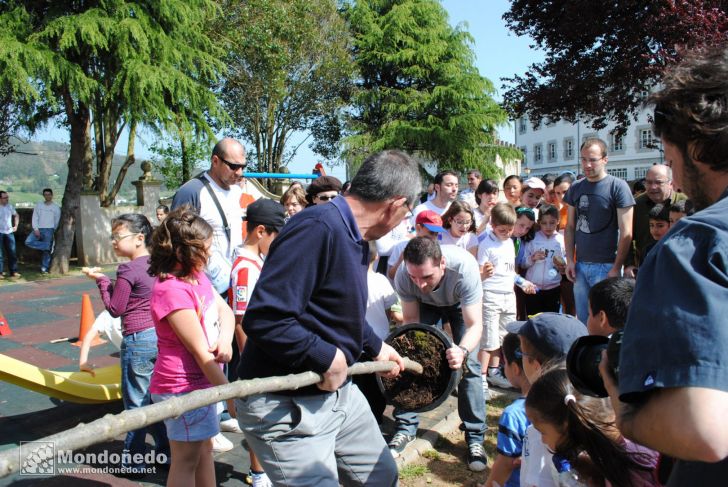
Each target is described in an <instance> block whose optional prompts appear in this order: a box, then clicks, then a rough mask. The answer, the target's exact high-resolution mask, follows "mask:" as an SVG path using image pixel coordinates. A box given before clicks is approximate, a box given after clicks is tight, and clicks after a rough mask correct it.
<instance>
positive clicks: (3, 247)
mask: <svg viewBox="0 0 728 487" xmlns="http://www.w3.org/2000/svg"><path fill="white" fill-rule="evenodd" d="M5 255H7V257H8V270H9V271H10V273H11V274H15V273H16V272H18V254H16V253H15V234H14V233H0V273H2V271H3V268H4V267H3V266H4V263H3V257H4V256H5Z"/></svg>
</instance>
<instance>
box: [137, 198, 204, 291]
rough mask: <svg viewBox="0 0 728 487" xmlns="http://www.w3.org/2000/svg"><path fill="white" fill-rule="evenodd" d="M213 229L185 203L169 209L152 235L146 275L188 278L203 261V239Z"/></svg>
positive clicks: (163, 277)
mask: <svg viewBox="0 0 728 487" xmlns="http://www.w3.org/2000/svg"><path fill="white" fill-rule="evenodd" d="M212 234H213V230H212V227H211V226H210V224H209V223H207V222H206V221H205V220H204V219H202V218H201V217H200V216H199V215H198V214H197V213H195V211H194V210H193V209H192V208H191V207H190V206H188V205H183V206H180V207H179V208H176V209H174V210H172V211H171V212H169V214H168V215H167V218H165V219H164V220H163V221H162V223H160V224H159V226H158V227H157V229H156V230H154V233H153V234H152V248H151V252H150V254H151V257H150V258H149V274H150V275H152V276H159V277H160V278H161V279H165V278H166V277H167V275H168V274H172V275H174V276H177V277H188V276H190V275H191V274H192V273H193V272H194V271H195V270H197V269H200V268H202V267H204V265H205V264H206V263H207V248H206V242H207V241H208V240H209V239H210V237H212Z"/></svg>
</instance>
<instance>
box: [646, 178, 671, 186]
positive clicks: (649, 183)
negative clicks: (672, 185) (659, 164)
mask: <svg viewBox="0 0 728 487" xmlns="http://www.w3.org/2000/svg"><path fill="white" fill-rule="evenodd" d="M667 183H669V181H660V180H657V179H655V180H652V179H645V186H664V185H666V184H667Z"/></svg>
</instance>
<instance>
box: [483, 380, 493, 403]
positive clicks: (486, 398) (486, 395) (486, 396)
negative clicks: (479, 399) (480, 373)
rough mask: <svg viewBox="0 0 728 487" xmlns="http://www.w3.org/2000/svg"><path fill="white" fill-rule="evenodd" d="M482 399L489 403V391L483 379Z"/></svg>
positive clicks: (486, 382)
mask: <svg viewBox="0 0 728 487" xmlns="http://www.w3.org/2000/svg"><path fill="white" fill-rule="evenodd" d="M483 399H485V400H486V401H490V400H491V399H492V398H491V397H490V389H488V381H487V380H486V379H485V377H483Z"/></svg>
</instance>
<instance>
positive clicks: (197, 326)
mask: <svg viewBox="0 0 728 487" xmlns="http://www.w3.org/2000/svg"><path fill="white" fill-rule="evenodd" d="M212 233H213V231H212V228H211V227H210V225H209V224H208V223H207V222H206V221H205V220H203V219H202V218H200V217H199V216H198V215H197V214H196V213H194V212H192V211H191V210H190V209H189V208H188V207H181V208H178V209H176V210H174V211H172V212H170V213H169V215H167V218H166V219H165V220H164V221H163V222H162V223H161V224H160V226H159V227H158V228H157V229H156V230H155V232H154V235H153V238H152V249H151V250H152V252H151V259H150V266H149V273H150V274H152V275H155V276H156V277H157V279H156V281H155V283H154V289H153V290H152V298H151V313H152V318H153V319H154V324H155V327H156V330H157V337H158V348H159V354H158V357H157V362H156V363H155V365H154V374H153V376H152V382H151V386H150V391H151V392H152V399H153V400H154V402H160V401H163V400H165V399H169V398H171V397H174V396H179V395H182V394H185V393H188V392H190V391H194V390H197V389H206V388H209V387H212V386H214V385H221V384H226V383H227V378H226V376H225V374H224V373H223V372H222V364H223V363H224V362H228V361H229V360H230V357H231V354H232V348H231V346H232V338H233V329H234V325H235V318H234V316H233V313H232V311H231V310H230V308H229V307H228V305H227V304H226V303H225V301H224V300H223V299H222V298H221V297H220V296H219V295H218V294H217V293H216V292H215V290H214V289H213V287H212V285H211V284H210V281H209V280H208V279H207V277H206V276H205V274H204V273H203V269H204V267H205V263H206V262H207V256H208V252H209V249H210V245H211V243H212ZM164 424H165V426H166V427H167V436H169V442H170V446H171V451H172V465H171V467H170V470H169V477H168V478H167V485H174V486H175V487H176V486H185V485H198V486H200V485H215V467H214V462H213V457H212V441H211V439H212V437H214V436H215V435H216V434H217V433H218V432H219V420H218V417H217V411H216V404H211V405H209V406H204V407H202V408H198V409H194V410H192V411H188V412H186V413H184V414H183V415H181V416H180V417H178V418H173V419H167V420H165V421H164Z"/></svg>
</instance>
